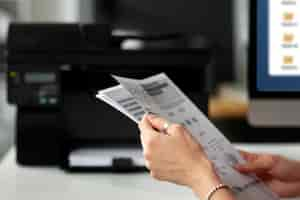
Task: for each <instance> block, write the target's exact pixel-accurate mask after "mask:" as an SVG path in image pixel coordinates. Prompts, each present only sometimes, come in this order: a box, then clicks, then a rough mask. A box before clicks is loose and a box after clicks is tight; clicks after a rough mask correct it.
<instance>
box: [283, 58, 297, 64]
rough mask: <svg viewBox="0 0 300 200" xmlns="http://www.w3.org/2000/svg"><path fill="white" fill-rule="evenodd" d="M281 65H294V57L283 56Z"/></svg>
mask: <svg viewBox="0 0 300 200" xmlns="http://www.w3.org/2000/svg"><path fill="white" fill-rule="evenodd" d="M283 63H284V64H285V65H291V64H293V63H294V57H293V56H284V57H283Z"/></svg>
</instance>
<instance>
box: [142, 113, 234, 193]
mask: <svg viewBox="0 0 300 200" xmlns="http://www.w3.org/2000/svg"><path fill="white" fill-rule="evenodd" d="M165 123H166V120H164V119H162V118H160V117H157V116H154V115H147V116H145V117H144V118H143V120H142V122H141V123H140V124H139V128H140V131H141V140H142V145H143V148H144V156H145V159H146V166H147V168H148V169H149V170H150V171H151V175H152V177H154V178H155V179H158V180H161V181H168V182H173V183H176V184H179V185H185V186H188V187H190V188H191V189H193V190H194V192H195V193H196V194H198V195H199V197H204V196H205V195H206V194H207V193H208V192H209V191H210V190H211V189H212V188H213V187H215V186H217V185H219V184H220V183H221V181H220V179H219V177H218V176H217V175H216V173H215V170H214V166H213V164H212V163H211V162H210V161H209V160H208V159H207V157H206V155H205V153H204V151H203V149H202V148H201V146H200V145H199V144H198V143H197V142H196V141H195V140H194V138H193V137H192V136H191V134H190V133H189V132H188V130H187V129H185V128H184V127H183V126H181V125H179V124H171V125H170V127H169V128H168V130H167V131H166V132H167V134H164V133H162V132H161V131H158V130H162V128H163V126H164V124H165ZM227 192H228V191H227Z"/></svg>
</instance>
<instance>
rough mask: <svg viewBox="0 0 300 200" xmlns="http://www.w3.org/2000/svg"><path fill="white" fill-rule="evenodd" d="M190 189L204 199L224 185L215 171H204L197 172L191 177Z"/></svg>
mask: <svg viewBox="0 0 300 200" xmlns="http://www.w3.org/2000/svg"><path fill="white" fill-rule="evenodd" d="M191 177H192V180H191V181H190V183H191V184H190V188H191V189H192V190H193V192H194V193H195V194H196V195H197V196H198V197H200V198H201V199H203V198H204V197H205V196H206V195H207V194H208V193H209V192H210V191H211V190H212V189H213V188H214V187H216V186H218V185H220V184H222V181H221V179H220V178H219V176H218V175H217V174H216V173H215V171H214V169H213V168H212V169H210V170H207V171H203V170H201V169H198V170H195V171H194V172H193V174H192V175H191Z"/></svg>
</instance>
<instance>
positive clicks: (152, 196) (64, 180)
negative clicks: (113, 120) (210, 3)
mask: <svg viewBox="0 0 300 200" xmlns="http://www.w3.org/2000/svg"><path fill="white" fill-rule="evenodd" d="M236 146H237V147H239V148H242V149H245V150H250V151H254V152H269V153H281V154H283V155H285V156H288V157H290V158H293V159H299V160H300V144H294V145H245V144H244V145H236ZM0 191H1V192H0V199H3V200H56V199H63V200H68V199H69V200H94V199H95V200H99V199H113V200H117V199H122V200H127V199H130V200H135V199H136V200H140V199H143V200H148V199H149V200H166V199H170V200H177V199H178V200H179V199H180V200H183V199H185V200H187V199H196V198H195V196H194V194H193V193H192V192H191V191H190V190H189V189H187V188H185V187H179V186H176V185H173V184H169V183H161V182H158V181H155V180H153V179H152V178H151V177H149V175H148V174H147V173H140V174H129V175H128V174H127V175H126V174H125V175H122V174H117V175H116V174H96V173H95V174H68V173H65V172H64V171H62V170H60V169H55V168H54V169H49V168H24V167H20V166H18V165H16V162H15V149H14V148H12V149H11V151H10V152H9V153H8V154H7V155H6V157H5V158H4V160H3V161H2V163H1V164H0ZM299 200H300V199H299Z"/></svg>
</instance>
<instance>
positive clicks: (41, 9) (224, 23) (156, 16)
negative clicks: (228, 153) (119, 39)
mask: <svg viewBox="0 0 300 200" xmlns="http://www.w3.org/2000/svg"><path fill="white" fill-rule="evenodd" d="M220 4H222V5H220ZM248 10H249V7H248V0H231V1H219V0H202V1H199V0H186V1H182V0H163V1H162V0H84V1H83V0H0V158H1V157H2V156H3V155H4V154H5V152H7V151H8V149H9V147H10V146H11V145H12V144H13V139H14V128H15V127H14V115H15V108H14V107H13V106H10V105H8V104H7V102H6V94H5V92H6V91H5V87H6V86H5V74H4V73H3V72H4V70H5V68H6V67H7V66H6V65H5V59H4V57H5V41H6V36H7V29H8V25H9V23H10V22H12V21H19V22H82V23H110V24H113V25H114V28H115V29H116V30H118V31H139V32H156V31H160V32H161V31H163V32H184V33H186V32H189V33H195V32H197V33H202V34H203V40H204V41H206V42H204V43H205V44H207V43H209V44H212V45H213V46H214V47H215V48H216V49H218V51H217V55H218V59H217V60H218V61H219V63H218V64H217V67H216V69H215V79H216V81H214V87H213V88H214V92H213V94H212V97H211V103H210V115H211V117H213V118H222V117H225V118H226V116H231V117H232V116H238V117H239V116H244V115H245V111H246V109H247V92H246V69H247V48H248ZM237 105H238V106H239V107H240V109H236V108H237ZM224 110H225V111H224ZM224 113H225V114H224ZM226 113H229V115H226Z"/></svg>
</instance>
